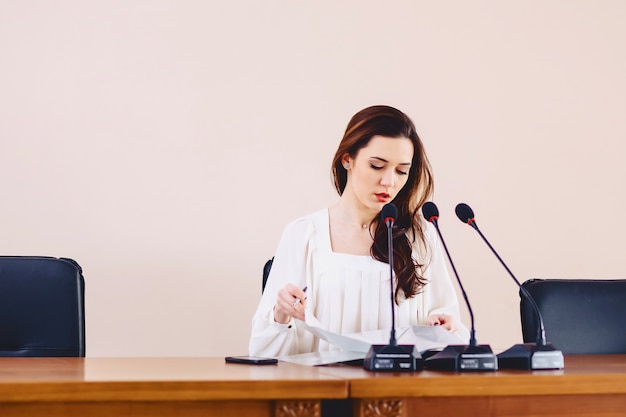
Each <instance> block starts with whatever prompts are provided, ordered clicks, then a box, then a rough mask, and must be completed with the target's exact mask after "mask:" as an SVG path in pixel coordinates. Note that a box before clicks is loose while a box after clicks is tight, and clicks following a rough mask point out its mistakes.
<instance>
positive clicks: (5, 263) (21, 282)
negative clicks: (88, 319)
mask: <svg viewBox="0 0 626 417" xmlns="http://www.w3.org/2000/svg"><path fill="white" fill-rule="evenodd" d="M84 299H85V282H84V278H83V275H82V269H81V267H80V266H79V265H78V263H76V262H75V261H74V260H72V259H67V258H52V257H40V256H0V356H58V357H61V356H75V357H83V356H85V306H84Z"/></svg>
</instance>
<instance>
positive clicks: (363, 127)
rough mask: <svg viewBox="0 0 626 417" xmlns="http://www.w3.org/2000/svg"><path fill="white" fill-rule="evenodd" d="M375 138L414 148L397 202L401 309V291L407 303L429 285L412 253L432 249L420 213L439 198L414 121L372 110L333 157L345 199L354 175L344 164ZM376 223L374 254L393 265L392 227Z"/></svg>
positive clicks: (389, 110)
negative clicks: (399, 141)
mask: <svg viewBox="0 0 626 417" xmlns="http://www.w3.org/2000/svg"><path fill="white" fill-rule="evenodd" d="M373 136H384V137H392V138H407V139H410V140H411V142H412V143H413V160H412V162H411V168H410V170H409V177H408V180H407V182H406V184H405V185H404V187H402V189H401V190H400V192H399V193H398V195H397V196H396V197H395V198H394V199H393V201H392V202H393V203H394V204H395V205H396V207H397V208H398V218H397V219H396V222H395V225H394V229H393V237H392V239H393V247H394V249H393V270H394V272H395V275H396V283H397V285H396V292H395V294H394V298H395V301H396V304H397V303H399V300H398V294H399V292H400V290H402V291H403V292H404V296H405V298H411V297H414V296H415V295H416V294H418V293H419V292H420V291H421V289H422V287H423V286H424V285H425V284H426V279H425V278H424V277H423V276H421V275H420V274H419V272H418V271H419V270H420V269H422V267H423V266H424V265H423V264H420V263H419V262H418V260H417V259H414V258H413V256H412V249H413V244H414V243H415V241H416V239H419V240H420V241H421V242H420V243H421V244H422V245H423V246H424V247H425V246H426V241H425V238H424V230H423V223H422V221H421V218H420V216H419V213H418V211H419V209H420V208H421V207H422V205H423V204H424V203H425V202H426V201H427V200H428V199H429V198H430V196H431V195H432V193H433V176H432V170H431V166H430V162H429V161H428V158H427V157H426V152H425V151H424V145H423V144H422V141H421V139H420V138H419V136H418V135H417V131H416V130H415V125H414V124H413V122H412V121H411V119H410V118H409V117H408V116H407V115H406V114H404V113H402V112H401V111H400V110H398V109H395V108H393V107H389V106H380V105H379V106H371V107H367V108H365V109H363V110H361V111H359V112H358V113H357V114H355V115H354V116H352V119H350V122H349V123H348V126H347V128H346V131H345V133H344V135H343V138H342V139H341V142H340V143H339V147H338V148H337V152H336V153H335V157H334V158H333V163H332V178H333V182H334V185H335V188H336V189H337V192H338V193H339V195H342V194H343V191H344V190H345V188H346V182H347V180H348V172H347V170H346V169H345V168H344V167H343V164H342V162H341V160H342V157H343V156H344V155H345V154H349V155H350V156H351V157H352V158H355V157H356V155H357V153H358V152H359V151H360V150H361V149H362V148H364V147H365V146H367V144H368V143H369V141H370V139H372V137H373ZM374 224H375V231H374V236H373V238H374V243H373V244H372V248H371V254H372V256H373V257H374V258H375V259H377V260H379V261H381V262H385V263H389V255H388V253H387V251H388V249H387V226H386V225H385V224H384V223H383V222H382V221H380V219H379V218H378V217H376V218H375V219H374Z"/></svg>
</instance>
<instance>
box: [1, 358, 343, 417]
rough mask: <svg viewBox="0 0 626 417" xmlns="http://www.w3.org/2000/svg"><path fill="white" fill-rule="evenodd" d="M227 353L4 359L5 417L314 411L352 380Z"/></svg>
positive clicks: (292, 413) (243, 416)
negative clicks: (238, 360) (242, 360)
mask: <svg viewBox="0 0 626 417" xmlns="http://www.w3.org/2000/svg"><path fill="white" fill-rule="evenodd" d="M322 371H323V370H322V369H320V368H314V367H307V366H297V365H290V364H287V363H279V364H278V365H264V366H251V365H238V364H226V363H225V362H224V358H0V416H1V417H13V416H16V417H17V416H20V417H25V416H29V417H30V416H43V417H57V416H67V417H74V416H76V417H78V416H80V417H101V416H110V417H122V416H159V417H161V416H225V417H228V416H237V417H239V416H241V417H247V416H268V417H270V416H315V415H319V412H320V401H319V400H320V399H341V398H347V396H348V383H347V381H345V380H344V379H342V378H341V377H336V376H332V375H325V374H324V373H323V372H322Z"/></svg>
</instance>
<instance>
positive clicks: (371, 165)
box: [370, 164, 409, 175]
mask: <svg viewBox="0 0 626 417" xmlns="http://www.w3.org/2000/svg"><path fill="white" fill-rule="evenodd" d="M370 167H371V168H372V169H374V170H376V171H380V170H381V169H383V168H384V167H383V166H378V165H374V164H370ZM396 172H397V173H398V174H399V175H409V172H408V171H403V170H401V169H396Z"/></svg>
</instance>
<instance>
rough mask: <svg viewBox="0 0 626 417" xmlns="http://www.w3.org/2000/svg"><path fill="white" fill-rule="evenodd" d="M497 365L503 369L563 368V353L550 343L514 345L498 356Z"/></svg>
mask: <svg viewBox="0 0 626 417" xmlns="http://www.w3.org/2000/svg"><path fill="white" fill-rule="evenodd" d="M498 363H499V364H500V367H501V368H503V369H526V370H541V369H563V368H564V367H565V361H564V359H563V352H561V351H560V350H558V349H556V348H555V347H554V346H552V343H547V344H545V345H537V344H536V343H523V344H517V345H514V346H513V347H511V348H509V349H507V350H505V351H504V352H501V353H500V354H498Z"/></svg>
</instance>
